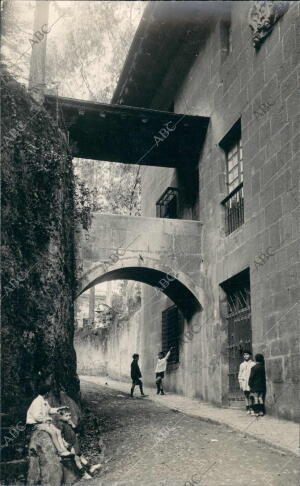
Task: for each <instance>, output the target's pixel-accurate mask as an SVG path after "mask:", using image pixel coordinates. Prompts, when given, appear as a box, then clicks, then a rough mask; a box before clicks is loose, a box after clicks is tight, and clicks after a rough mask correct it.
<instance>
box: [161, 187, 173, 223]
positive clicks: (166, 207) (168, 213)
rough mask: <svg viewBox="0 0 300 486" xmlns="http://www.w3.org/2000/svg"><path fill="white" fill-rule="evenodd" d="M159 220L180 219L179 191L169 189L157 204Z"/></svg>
mask: <svg viewBox="0 0 300 486" xmlns="http://www.w3.org/2000/svg"><path fill="white" fill-rule="evenodd" d="M156 217H157V218H170V219H176V218H178V189H176V188H175V187H168V188H167V189H166V191H165V192H164V193H163V195H162V196H161V197H160V199H159V200H158V201H157V203H156Z"/></svg>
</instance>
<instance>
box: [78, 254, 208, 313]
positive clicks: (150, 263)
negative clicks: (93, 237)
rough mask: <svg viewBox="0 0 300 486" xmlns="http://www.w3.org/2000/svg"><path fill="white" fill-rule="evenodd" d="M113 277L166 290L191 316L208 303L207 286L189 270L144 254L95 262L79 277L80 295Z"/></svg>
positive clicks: (165, 292) (182, 309) (181, 308)
mask: <svg viewBox="0 0 300 486" xmlns="http://www.w3.org/2000/svg"><path fill="white" fill-rule="evenodd" d="M109 280H135V281H138V282H142V283H145V284H148V285H151V286H152V287H155V288H157V289H158V291H161V292H163V293H164V294H166V295H167V296H168V297H169V298H170V299H171V300H172V301H173V302H174V303H175V304H176V305H177V306H178V307H179V308H180V310H181V311H182V312H183V314H184V315H185V317H186V318H187V319H190V318H191V317H192V316H193V315H194V314H195V313H196V312H199V311H201V310H202V308H203V306H204V305H205V303H204V302H205V296H204V292H203V289H201V287H199V286H198V285H197V284H196V283H195V282H194V281H193V280H192V279H191V278H190V277H189V276H188V275H187V274H186V273H184V272H182V271H180V270H174V269H172V268H171V267H169V266H168V265H164V264H162V263H161V261H158V260H155V259H151V258H145V257H143V258H142V259H141V258H140V257H136V256H134V257H129V258H121V259H120V260H119V261H118V262H116V263H115V264H113V265H110V266H109V267H107V266H106V265H104V264H103V262H100V263H98V264H97V263H96V264H94V265H93V266H92V267H91V268H90V269H89V270H88V271H86V272H85V273H84V274H83V275H82V278H81V279H80V281H79V287H78V293H77V297H79V295H80V294H82V293H83V292H85V291H86V290H88V289H89V288H91V287H93V286H94V285H97V284H99V283H102V282H106V281H109Z"/></svg>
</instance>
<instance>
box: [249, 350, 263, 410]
mask: <svg viewBox="0 0 300 486" xmlns="http://www.w3.org/2000/svg"><path fill="white" fill-rule="evenodd" d="M255 362H256V363H255V365H254V366H253V367H252V368H251V373H250V378H249V387H250V393H251V396H252V397H253V405H252V409H253V411H254V414H255V416H256V417H258V416H263V415H264V412H265V410H264V401H265V396H266V390H267V386H266V371H265V359H264V357H263V355H262V354H257V355H256V356H255Z"/></svg>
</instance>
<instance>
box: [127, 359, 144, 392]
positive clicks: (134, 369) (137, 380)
mask: <svg viewBox="0 0 300 486" xmlns="http://www.w3.org/2000/svg"><path fill="white" fill-rule="evenodd" d="M139 357H140V356H139V355H138V354H134V355H133V356H132V358H133V361H132V363H131V379H132V387H131V390H130V396H131V397H133V392H134V389H135V387H136V385H138V386H139V387H140V391H141V395H142V396H143V397H144V396H145V394H144V391H143V382H142V380H141V377H142V373H141V370H140V367H139V364H138V361H139Z"/></svg>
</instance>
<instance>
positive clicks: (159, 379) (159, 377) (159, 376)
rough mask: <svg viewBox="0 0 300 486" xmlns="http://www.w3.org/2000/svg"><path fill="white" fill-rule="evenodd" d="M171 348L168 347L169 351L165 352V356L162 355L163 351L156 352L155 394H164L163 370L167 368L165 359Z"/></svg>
mask: <svg viewBox="0 0 300 486" xmlns="http://www.w3.org/2000/svg"><path fill="white" fill-rule="evenodd" d="M172 349H173V348H170V349H169V351H168V352H167V354H166V356H165V355H164V353H163V352H160V353H158V359H157V363H156V368H155V378H156V380H155V383H156V389H157V392H156V393H157V395H159V394H161V395H164V394H165V393H164V388H163V379H164V376H165V371H166V369H167V360H168V358H169V356H170V354H171V351H172Z"/></svg>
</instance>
